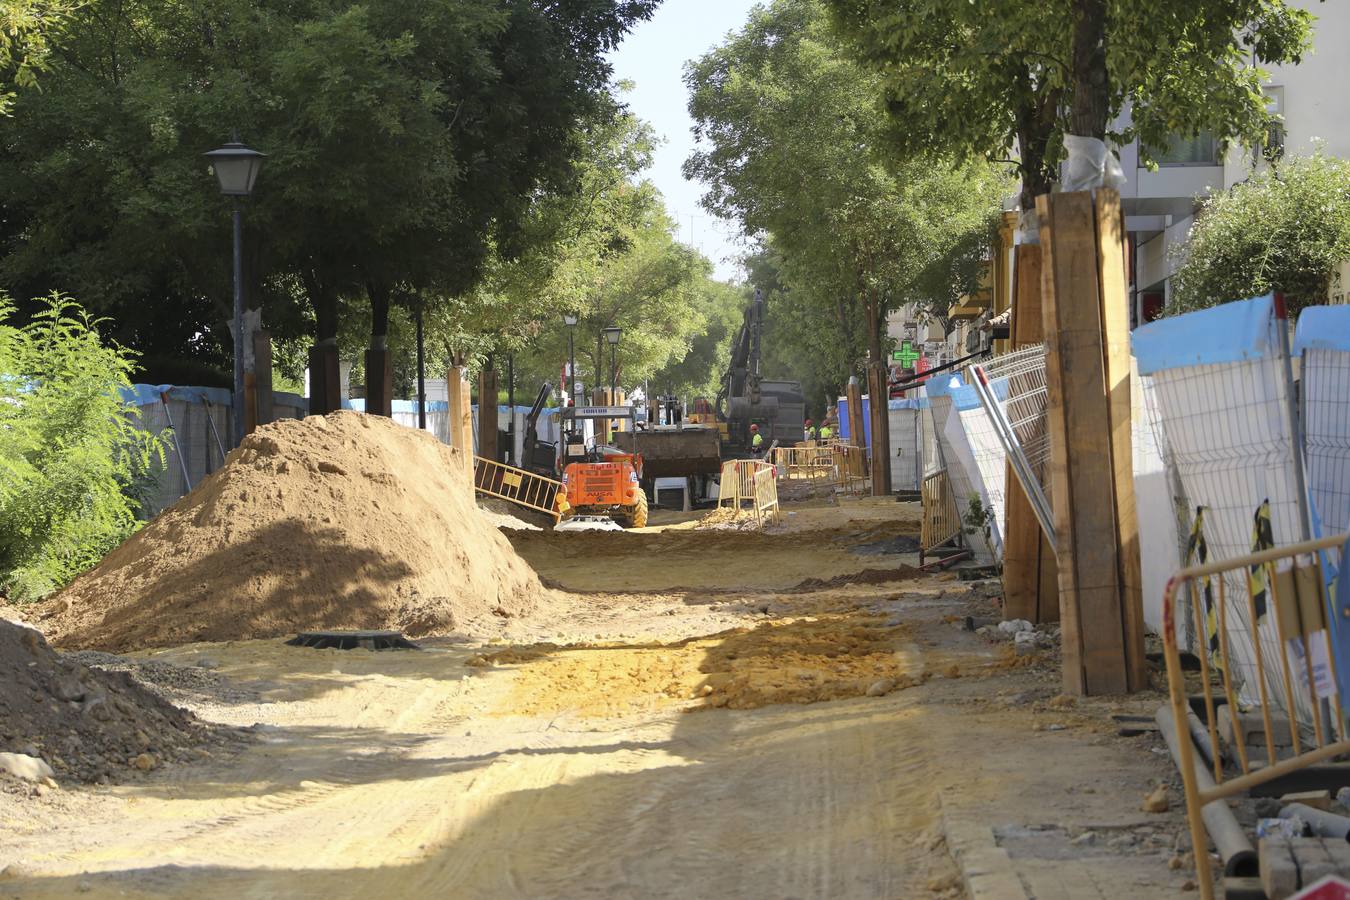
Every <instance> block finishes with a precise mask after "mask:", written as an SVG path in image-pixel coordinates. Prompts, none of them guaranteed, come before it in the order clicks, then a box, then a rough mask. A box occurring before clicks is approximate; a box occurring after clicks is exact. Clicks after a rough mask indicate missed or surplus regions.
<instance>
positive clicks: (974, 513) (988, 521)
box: [961, 494, 994, 543]
mask: <svg viewBox="0 0 1350 900" xmlns="http://www.w3.org/2000/svg"><path fill="white" fill-rule="evenodd" d="M961 520H962V521H963V522H964V523H965V529H964V531H965V533H966V534H982V535H984V540H985V543H988V542H989V538H990V536H991V535H992V534H993V529H994V510H993V509H992V508H991V507H988V506H985V505H984V503H983V502H981V501H980V495H979V494H971V495H970V497H969V498H967V500H966V511H965V513H963V514H962V516H961Z"/></svg>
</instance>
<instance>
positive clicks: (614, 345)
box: [604, 325, 623, 405]
mask: <svg viewBox="0 0 1350 900" xmlns="http://www.w3.org/2000/svg"><path fill="white" fill-rule="evenodd" d="M604 331H605V340H607V341H609V402H610V405H613V404H614V403H615V402H616V401H615V397H616V396H617V395H618V393H619V385H618V384H617V382H618V378H619V373H618V369H617V368H616V367H615V363H616V362H617V353H618V349H619V338H620V336H622V335H623V329H622V328H619V327H618V326H617V325H611V326H610V327H608V328H606V329H605V330H604Z"/></svg>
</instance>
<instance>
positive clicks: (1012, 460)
mask: <svg viewBox="0 0 1350 900" xmlns="http://www.w3.org/2000/svg"><path fill="white" fill-rule="evenodd" d="M971 382H972V385H973V386H974V387H975V389H976V391H977V393H978V394H979V396H980V399H981V401H982V405H983V416H984V419H985V424H984V425H983V426H982V427H981V429H980V430H981V431H982V432H984V431H987V433H988V434H989V435H990V436H992V437H993V438H996V439H997V441H998V444H997V450H998V452H997V453H996V454H991V455H989V456H988V457H987V458H986V459H984V460H982V461H981V469H982V471H983V470H985V469H987V470H988V474H986V475H985V484H986V488H989V486H990V485H993V484H1003V485H1004V493H1005V495H1006V491H1007V486H1006V481H1007V474H1006V473H1007V471H1008V468H1009V465H1008V464H1011V469H1012V471H1013V474H1014V475H1015V476H1016V477H1017V479H1018V480H1019V481H1020V482H1022V489H1023V490H1024V491H1025V492H1026V495H1027V497H1028V498H1029V500H1030V501H1031V506H1032V509H1033V511H1034V512H1035V513H1036V517H1037V519H1038V520H1039V521H1040V523H1041V528H1042V530H1043V531H1044V532H1045V534H1046V536H1047V537H1048V538H1049V539H1050V541H1051V544H1052V545H1053V543H1054V521H1053V510H1052V508H1051V505H1050V499H1049V498H1050V496H1051V491H1050V485H1049V478H1050V472H1049V469H1050V437H1049V431H1048V428H1047V425H1046V401H1047V398H1048V394H1047V391H1046V382H1045V345H1044V344H1038V345H1035V346H1032V347H1025V348H1023V349H1020V350H1016V351H1014V352H1012V353H1005V354H1002V355H1000V356H996V357H994V358H992V359H989V360H986V361H984V362H982V363H979V364H977V365H974V366H972V367H971ZM999 473H1003V474H999ZM991 496H992V491H991ZM1000 515H1002V510H1001V509H1000Z"/></svg>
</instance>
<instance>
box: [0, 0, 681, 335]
mask: <svg viewBox="0 0 1350 900" xmlns="http://www.w3.org/2000/svg"><path fill="white" fill-rule="evenodd" d="M654 5H655V0H577V2H570V3H564V4H537V3H532V2H529V0H508V2H496V0H416V2H411V3H397V4H376V5H373V6H372V5H360V4H355V3H351V2H347V0H314V2H308V3H302V4H293V3H288V2H280V0H264V2H261V3H258V2H252V0H248V2H245V0H221V2H219V3H214V4H211V5H210V6H209V8H208V7H202V6H200V5H194V4H161V3H153V2H149V0H117V2H113V0H90V2H89V3H87V4H84V5H82V6H80V7H79V8H78V10H77V11H76V12H75V13H74V14H73V15H72V17H71V20H70V24H69V27H68V29H67V40H66V41H65V44H64V46H63V49H62V52H61V54H60V55H59V57H54V58H53V59H52V60H51V66H50V71H49V72H48V73H47V76H46V80H45V82H44V89H43V91H42V92H41V93H40V94H37V93H31V94H28V95H26V96H22V97H20V98H19V100H18V104H19V105H20V106H21V107H22V108H23V111H22V112H23V114H22V115H21V116H19V117H18V118H17V119H16V120H15V121H13V122H10V123H6V124H5V125H3V126H2V127H0V142H3V145H4V148H5V152H6V154H7V158H8V160H9V162H10V164H9V165H7V166H6V167H5V171H4V172H3V173H0V197H3V198H4V200H3V203H4V212H5V216H4V221H3V224H0V242H3V248H2V249H3V257H0V275H3V277H4V278H5V279H6V280H7V281H8V282H9V283H11V284H14V285H16V286H17V287H18V288H19V289H20V290H21V292H22V293H23V294H24V295H33V294H37V293H40V292H42V291H43V290H46V289H47V288H48V287H50V286H53V285H62V286H66V287H68V288H73V289H76V290H78V292H79V293H80V294H81V295H82V296H86V297H88V298H90V302H91V304H93V305H94V308H95V309H96V310H97V311H98V312H99V313H100V314H103V315H108V316H111V317H112V318H113V319H114V320H115V322H114V327H115V329H116V333H117V335H118V337H119V338H120V339H121V340H122V341H124V342H125V343H127V344H129V345H131V346H135V347H137V348H139V349H142V350H146V351H149V352H150V353H153V354H156V355H166V356H167V355H194V356H197V357H200V358H202V359H206V360H213V361H214V360H221V359H223V358H224V357H225V350H226V348H227V347H228V344H229V337H228V332H226V331H225V330H224V328H223V324H224V322H225V320H226V319H227V311H228V309H229V298H230V288H229V281H230V276H229V258H230V255H229V229H228V227H227V226H226V225H225V222H226V221H227V219H226V203H225V201H223V199H222V198H221V197H220V196H219V195H218V193H217V191H216V189H215V186H214V184H212V182H211V180H210V179H209V178H208V177H207V176H206V175H205V172H204V169H203V166H202V161H201V158H200V154H201V152H202V151H203V150H206V149H209V148H210V147H212V146H215V145H217V144H218V143H220V142H221V141H222V140H224V139H225V138H227V137H228V136H229V133H230V131H231V129H233V128H237V129H238V130H239V132H240V134H241V135H242V136H243V137H245V138H246V139H247V140H248V141H249V142H250V143H251V144H252V145H254V146H256V147H258V148H259V149H262V150H264V151H266V152H268V153H269V156H270V158H269V160H268V163H267V168H266V170H265V172H264V174H263V177H262V179H261V181H260V184H259V190H258V191H257V193H256V195H255V197H254V198H253V199H252V200H251V201H250V208H249V212H248V223H249V227H248V229H247V231H246V239H247V247H246V254H247V269H248V271H249V273H250V275H251V277H250V279H249V281H250V284H249V288H248V291H247V295H248V297H249V299H250V302H251V305H260V306H262V307H263V308H264V309H265V310H266V314H267V317H268V320H269V323H272V324H273V326H274V328H275V329H276V330H278V331H279V332H280V336H282V337H288V336H291V337H293V336H298V335H300V334H302V333H303V332H304V331H306V330H310V329H312V330H313V333H314V335H315V337H316V338H318V339H319V340H324V339H328V338H332V337H333V336H335V335H336V334H337V330H338V325H337V316H338V313H339V311H340V309H341V305H340V304H341V300H342V298H344V297H356V298H360V299H362V300H363V301H368V302H369V303H370V305H371V316H370V324H371V330H372V332H373V333H374V334H375V335H377V336H378V335H381V334H383V333H384V332H385V331H386V330H387V319H388V315H389V310H390V308H391V306H392V305H393V304H394V303H396V302H397V301H398V300H399V298H401V297H411V296H417V295H421V294H424V293H428V292H429V295H430V296H434V297H435V298H437V299H440V298H448V297H453V296H457V295H459V294H462V293H464V292H466V291H468V290H470V289H471V288H472V287H473V286H474V285H475V284H476V283H477V281H478V278H479V275H480V273H481V270H482V266H483V264H484V262H485V261H486V259H487V258H488V256H489V254H490V253H495V254H497V255H499V256H501V257H503V258H510V257H512V256H514V255H516V254H518V253H519V252H521V251H522V250H523V249H524V241H525V240H526V237H527V236H526V235H525V234H524V232H523V231H522V228H521V222H522V219H523V218H524V217H525V216H526V215H527V214H528V213H529V211H530V209H531V208H532V205H533V204H534V202H535V201H536V200H537V198H538V197H539V196H540V195H542V194H546V193H548V192H550V191H556V190H566V189H568V187H569V186H568V184H567V183H566V181H567V179H568V177H569V175H570V173H571V171H572V170H571V166H570V163H571V160H572V158H573V156H574V155H575V153H576V151H577V146H576V144H575V140H574V135H575V133H576V131H577V127H578V125H579V124H580V123H583V122H587V121H597V120H599V119H601V118H602V117H603V116H605V115H608V114H610V112H611V111H612V104H610V102H609V98H608V95H607V93H606V90H605V89H606V86H607V82H608V78H609V68H608V64H607V62H606V61H605V53H606V52H607V51H608V50H609V49H611V48H612V47H613V46H614V45H615V44H616V43H617V41H618V40H619V39H620V38H621V37H622V35H623V33H624V32H625V30H626V29H627V28H628V27H629V26H630V25H631V24H632V23H633V22H635V21H638V20H640V19H641V18H644V17H645V16H647V15H649V14H650V12H651V10H652V9H653V8H654Z"/></svg>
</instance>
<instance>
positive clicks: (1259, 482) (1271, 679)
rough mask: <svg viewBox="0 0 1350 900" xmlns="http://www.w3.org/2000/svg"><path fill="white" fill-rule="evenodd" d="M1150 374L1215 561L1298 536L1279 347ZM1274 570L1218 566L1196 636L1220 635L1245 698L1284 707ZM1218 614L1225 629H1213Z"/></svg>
mask: <svg viewBox="0 0 1350 900" xmlns="http://www.w3.org/2000/svg"><path fill="white" fill-rule="evenodd" d="M1152 380H1153V383H1152V394H1153V400H1154V401H1155V403H1154V406H1155V415H1156V417H1157V422H1156V424H1157V428H1156V431H1157V432H1158V434H1159V435H1161V436H1162V438H1163V444H1164V447H1163V449H1164V453H1165V454H1166V456H1165V458H1166V460H1167V463H1168V467H1169V468H1170V469H1172V470H1173V471H1175V473H1176V476H1177V480H1178V481H1179V483H1180V486H1181V490H1182V492H1183V493H1184V497H1185V502H1186V503H1187V505H1188V507H1189V509H1188V514H1189V517H1190V520H1191V527H1190V528H1189V529H1188V532H1189V533H1190V534H1191V535H1193V537H1192V544H1194V545H1195V546H1196V547H1198V546H1199V544H1200V542H1203V545H1204V548H1205V553H1206V555H1207V556H1208V559H1209V560H1210V561H1211V562H1215V561H1220V560H1224V559H1234V558H1237V557H1241V556H1245V555H1248V554H1250V553H1252V552H1253V551H1254V550H1260V549H1265V548H1267V547H1270V546H1280V545H1285V544H1291V543H1295V542H1298V541H1301V540H1304V539H1305V538H1306V537H1307V528H1306V507H1305V505H1304V497H1303V494H1302V490H1303V488H1302V484H1301V479H1300V473H1299V471H1298V468H1297V465H1296V460H1295V452H1296V451H1295V439H1294V435H1293V434H1292V427H1293V422H1292V419H1291V416H1290V410H1291V406H1290V400H1291V393H1292V386H1291V385H1290V384H1289V381H1288V373H1287V367H1286V360H1285V357H1284V356H1283V355H1280V354H1270V355H1267V356H1263V357H1257V358H1248V359H1241V360H1235V361H1229V362H1223V363H1216V364H1208V365H1195V366H1181V367H1177V368H1170V369H1164V370H1161V371H1158V372H1156V373H1154V374H1153V376H1152ZM1197 520H1198V524H1197ZM1273 576H1274V572H1273V571H1267V570H1266V569H1262V568H1257V569H1252V570H1239V571H1232V570H1230V571H1228V572H1225V573H1224V574H1223V575H1221V576H1219V575H1216V576H1215V578H1222V579H1224V584H1223V585H1222V588H1221V589H1220V590H1219V593H1220V595H1221V596H1222V597H1223V598H1226V599H1217V598H1215V596H1214V594H1215V590H1216V588H1215V586H1212V585H1211V586H1209V587H1208V588H1207V589H1206V590H1204V591H1203V593H1204V596H1205V600H1204V606H1203V607H1202V612H1203V615H1202V616H1201V621H1200V622H1199V623H1197V625H1196V628H1197V630H1200V631H1204V632H1205V633H1204V634H1203V635H1197V637H1196V641H1197V643H1200V642H1204V643H1207V644H1216V645H1217V644H1218V643H1219V642H1220V641H1222V640H1223V639H1224V638H1226V640H1227V642H1228V645H1229V650H1230V654H1231V659H1232V665H1233V667H1234V672H1233V673H1232V675H1233V676H1234V677H1235V680H1236V681H1237V683H1238V684H1239V686H1240V692H1241V700H1242V701H1243V702H1244V703H1249V704H1253V705H1265V704H1266V703H1267V702H1268V703H1271V704H1274V706H1275V708H1277V709H1281V710H1282V711H1284V712H1286V713H1288V712H1290V711H1289V710H1288V709H1287V708H1286V707H1285V706H1284V704H1283V701H1282V699H1281V698H1283V697H1285V696H1287V695H1288V694H1289V693H1290V692H1289V691H1288V690H1287V685H1286V684H1285V682H1286V680H1287V679H1286V673H1285V670H1286V664H1285V663H1284V662H1283V661H1284V659H1285V654H1286V648H1285V645H1284V641H1283V637H1284V636H1283V635H1282V634H1281V629H1280V625H1279V616H1278V615H1275V614H1273V613H1275V611H1276V607H1277V605H1278V604H1280V603H1281V598H1280V597H1278V594H1277V591H1278V588H1277V587H1276V586H1275V579H1274V577H1273ZM1216 604H1221V605H1222V606H1223V609H1222V610H1221V612H1222V617H1220V615H1219V614H1218V613H1219V612H1220V611H1219V610H1215V612H1214V614H1213V615H1211V614H1210V612H1209V610H1210V609H1212V608H1213V607H1214V606H1215V605H1216ZM1220 618H1222V619H1223V620H1224V622H1225V625H1224V626H1223V627H1222V630H1223V631H1224V632H1225V634H1224V635H1220V634H1218V631H1219V630H1220V628H1219V625H1218V621H1219V619H1220ZM1254 626H1255V627H1254ZM1257 640H1259V642H1260V647H1261V653H1260V657H1261V658H1264V659H1274V660H1280V661H1281V664H1280V665H1276V666H1262V665H1259V664H1258V661H1257V659H1258V658H1257V653H1256V646H1255V643H1254V641H1257ZM1295 698H1296V700H1297V699H1299V695H1297V694H1295ZM1298 705H1299V708H1298V709H1297V710H1296V711H1295V712H1296V714H1297V717H1298V719H1299V721H1300V722H1301V723H1303V724H1304V725H1309V724H1311V712H1310V709H1308V708H1306V707H1305V706H1304V705H1303V704H1301V703H1300V704H1298Z"/></svg>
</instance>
